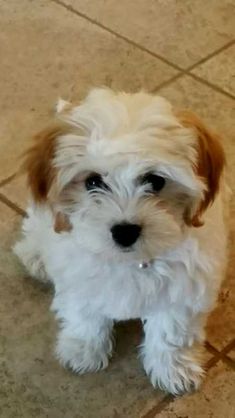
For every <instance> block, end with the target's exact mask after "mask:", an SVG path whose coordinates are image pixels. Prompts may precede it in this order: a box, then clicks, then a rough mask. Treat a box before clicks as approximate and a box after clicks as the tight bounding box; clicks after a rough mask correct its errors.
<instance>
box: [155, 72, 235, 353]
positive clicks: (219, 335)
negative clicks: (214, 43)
mask: <svg viewBox="0 0 235 418" xmlns="http://www.w3.org/2000/svg"><path fill="white" fill-rule="evenodd" d="M160 93H161V94H162V95H164V96H165V97H167V98H168V99H170V100H171V101H172V102H173V103H175V105H176V106H177V107H183V108H184V107H185V108H189V109H192V110H193V111H195V112H196V113H198V114H199V115H200V116H201V117H202V118H203V119H204V120H205V122H207V123H208V124H209V126H211V127H212V128H213V129H215V130H217V131H218V132H220V133H221V135H222V137H223V143H224V146H225V150H226V152H227V157H228V161H229V164H228V169H229V173H230V176H231V178H234V175H235V141H234V138H235V125H234V123H233V120H234V118H235V107H234V102H233V100H231V99H229V98H227V97H225V96H223V95H222V94H220V93H217V92H215V91H213V90H212V89H210V88H209V87H207V86H205V85H203V84H200V83H199V82H197V81H195V80H193V79H191V78H190V77H184V78H182V79H180V80H178V81H177V82H174V83H173V84H171V85H170V86H168V87H166V88H163V89H161V90H160ZM232 188H233V189H234V190H235V186H234V182H233V184H232ZM233 213H234V214H235V198H234V196H233V200H232V207H231V217H230V218H231V225H230V230H231V243H230V249H231V252H230V258H229V268H228V273H227V276H226V280H225V282H224V284H223V286H222V292H221V296H220V299H219V303H218V306H217V308H216V309H215V311H214V312H213V313H212V315H211V316H210V318H209V323H208V329H207V335H208V339H209V342H210V343H211V344H212V345H214V346H215V347H216V348H217V349H219V350H220V349H222V348H223V347H225V346H226V345H227V344H228V343H229V342H230V341H231V340H232V339H233V338H234V335H235V321H234V318H235V286H234V280H233V278H234V262H235V245H234V243H235V223H234V216H233Z"/></svg>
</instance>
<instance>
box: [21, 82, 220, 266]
mask: <svg viewBox="0 0 235 418" xmlns="http://www.w3.org/2000/svg"><path fill="white" fill-rule="evenodd" d="M59 118H60V121H59V122H58V124H57V125H56V126H54V127H52V128H49V129H48V130H47V131H44V132H42V133H41V134H40V135H38V136H37V138H36V139H37V143H36V145H35V146H34V147H33V148H32V149H31V150H30V151H29V154H28V157H27V161H26V166H27V170H28V175H29V182H30V186H31V189H32V192H33V196H34V199H35V201H36V202H38V203H39V204H45V203H49V204H50V205H51V207H52V210H53V212H54V216H55V230H56V232H58V233H63V232H64V231H66V232H67V233H70V234H72V236H73V239H75V240H76V241H77V242H78V243H79V245H82V246H83V247H85V248H87V249H88V250H89V251H91V252H93V253H96V254H99V255H100V256H101V257H103V258H106V259H116V260H119V259H120V260H133V259H136V260H139V261H143V260H147V261H148V260H151V259H153V258H156V257H159V256H161V255H162V254H163V253H164V252H165V251H166V250H168V249H169V248H172V247H174V246H176V245H177V243H179V242H180V241H181V240H182V238H183V237H184V236H185V233H186V231H187V229H188V227H193V226H194V227H195V226H199V225H200V224H201V223H200V217H201V215H202V213H203V212H204V211H205V210H206V209H207V207H208V206H209V204H210V203H211V202H212V201H213V199H214V197H215V194H216V192H217V191H218V188H219V178H220V175H221V172H222V168H223V164H224V154H223V151H222V149H221V146H220V144H219V142H218V141H217V139H216V138H214V137H212V136H211V135H210V134H209V133H208V131H207V130H206V129H205V128H204V126H203V125H202V124H201V123H200V122H199V121H198V120H197V119H195V118H194V117H191V116H189V115H187V114H185V113H181V114H178V115H176V114H174V112H173V110H172V108H171V106H170V105H169V103H168V102H166V101H165V100H164V99H162V98H160V97H154V96H151V95H148V94H145V93H138V94H133V95H126V94H123V93H121V94H114V93H112V92H110V91H108V90H94V91H93V92H92V93H91V94H90V95H89V96H88V97H87V99H86V100H85V101H84V102H83V103H82V104H81V105H80V106H75V107H72V106H71V105H70V104H68V105H66V106H65V107H64V109H63V110H62V112H61V114H60V115H59Z"/></svg>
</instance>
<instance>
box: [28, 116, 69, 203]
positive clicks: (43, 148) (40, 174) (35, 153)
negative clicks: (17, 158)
mask: <svg viewBox="0 0 235 418" xmlns="http://www.w3.org/2000/svg"><path fill="white" fill-rule="evenodd" d="M67 133H68V127H66V126H65V125H63V124H60V123H58V124H55V125H53V126H50V127H49V128H46V129H44V130H43V131H41V132H40V133H38V134H37V135H36V136H35V138H34V145H33V146H32V147H31V148H30V149H29V150H28V151H27V153H26V156H25V157H26V158H25V163H24V170H25V171H26V173H27V178H28V185H29V187H30V190H31V192H32V195H33V198H34V200H35V202H36V203H43V202H45V201H46V200H47V199H48V194H49V191H50V190H51V188H52V185H53V183H54V182H55V179H56V169H55V168H54V167H53V159H54V156H55V152H56V146H57V139H58V138H59V137H61V136H62V135H65V134H67Z"/></svg>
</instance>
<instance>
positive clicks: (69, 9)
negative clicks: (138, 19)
mask: <svg viewBox="0 0 235 418" xmlns="http://www.w3.org/2000/svg"><path fill="white" fill-rule="evenodd" d="M51 1H52V2H53V3H55V4H57V5H59V6H62V7H64V8H65V9H67V10H68V11H69V12H72V13H74V14H76V15H77V16H79V17H82V18H83V19H86V20H87V21H88V22H90V23H92V24H93V25H96V26H98V27H99V28H101V29H104V30H105V31H106V32H109V33H110V34H112V35H115V36H116V37H117V38H119V39H122V40H123V41H126V42H127V43H128V44H130V45H132V46H134V47H136V48H138V49H140V50H141V51H144V52H146V53H147V54H149V55H151V56H152V57H155V58H157V59H159V60H160V61H162V62H164V63H165V64H167V65H169V66H170V67H172V68H174V69H175V70H177V71H184V69H183V68H181V67H179V66H178V65H176V64H173V63H172V62H171V61H169V60H168V59H167V58H164V57H162V56H161V55H158V54H156V53H155V52H152V51H151V50H150V49H148V48H145V47H144V46H142V45H140V44H138V43H136V42H135V41H132V40H131V39H129V38H128V37H126V36H124V35H122V34H120V33H118V32H116V31H115V30H113V29H110V28H109V27H108V26H106V25H103V24H102V23H100V22H98V21H97V20H95V19H93V18H91V17H89V16H87V15H86V14H85V13H82V12H79V11H78V10H76V9H74V7H72V6H70V5H67V4H65V3H64V2H63V1H62V0H51Z"/></svg>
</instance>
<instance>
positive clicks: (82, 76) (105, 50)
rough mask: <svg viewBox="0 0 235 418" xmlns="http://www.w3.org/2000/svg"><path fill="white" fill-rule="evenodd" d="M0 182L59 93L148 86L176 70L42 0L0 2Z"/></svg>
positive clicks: (70, 94)
mask: <svg viewBox="0 0 235 418" xmlns="http://www.w3.org/2000/svg"><path fill="white" fill-rule="evenodd" d="M0 27H1V32H0V44H1V48H0V62H1V78H0V91H1V97H0V155H1V157H0V180H2V179H3V178H6V177H8V176H9V175H11V174H12V172H14V171H15V170H16V169H17V167H18V165H19V156H20V155H21V153H22V152H23V150H24V149H25V146H26V144H27V143H28V138H30V137H31V135H32V133H35V132H36V131H37V130H38V129H39V128H40V127H42V126H43V125H44V124H45V123H47V121H48V118H49V117H50V114H51V113H52V108H53V106H54V103H55V101H56V100H57V98H58V97H59V96H62V97H65V98H73V97H76V98H81V97H82V96H83V95H84V93H85V92H86V91H87V90H88V89H90V88H91V87H92V86H95V85H108V86H112V87H114V88H118V89H125V90H135V89H139V88H143V87H145V88H146V89H150V90H151V89H153V88H154V87H155V86H156V85H159V83H161V82H163V81H165V80H167V79H168V78H170V77H171V76H173V75H174V74H176V71H175V70H174V69H172V68H171V67H168V66H167V65H166V64H164V63H162V62H161V61H159V60H157V59H155V58H154V57H151V56H150V55H149V54H147V53H145V52H142V51H140V50H139V49H136V48H134V47H133V46H130V45H128V44H127V43H125V42H124V41H122V40H120V39H118V38H117V37H115V36H113V35H111V34H110V33H108V32H106V31H104V30H102V29H100V28H98V27H97V26H94V25H92V24H91V23H89V22H87V21H86V20H84V19H82V18H79V17H78V16H76V15H74V14H72V13H71V12H68V11H67V10H66V9H64V8H62V7H60V6H58V5H56V4H54V3H52V2H49V1H46V0H38V1H34V2H32V1H30V0H22V1H20V2H18V1H14V0H9V1H7V2H4V1H1V13H0Z"/></svg>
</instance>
